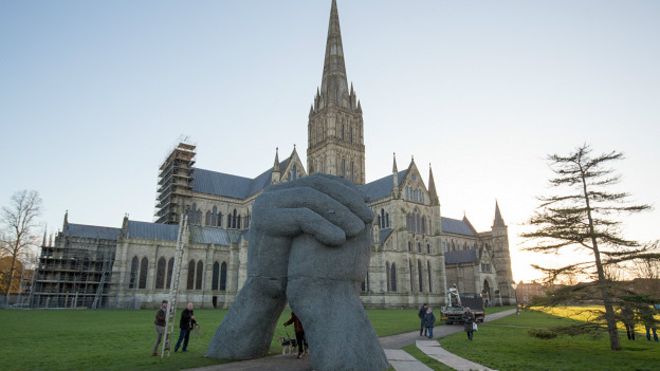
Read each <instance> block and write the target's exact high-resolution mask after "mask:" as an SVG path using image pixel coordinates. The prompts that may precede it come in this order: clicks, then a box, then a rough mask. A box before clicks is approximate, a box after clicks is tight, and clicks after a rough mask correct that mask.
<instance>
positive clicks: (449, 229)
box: [441, 217, 476, 237]
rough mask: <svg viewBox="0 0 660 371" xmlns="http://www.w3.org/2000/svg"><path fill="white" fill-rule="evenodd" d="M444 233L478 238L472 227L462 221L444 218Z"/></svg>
mask: <svg viewBox="0 0 660 371" xmlns="http://www.w3.org/2000/svg"><path fill="white" fill-rule="evenodd" d="M441 219H442V231H443V232H444V233H453V234H460V235H463V236H470V237H476V234H475V233H474V231H473V230H472V228H470V226H469V225H468V224H467V223H465V222H464V221H462V220H458V219H451V218H445V217H442V218H441Z"/></svg>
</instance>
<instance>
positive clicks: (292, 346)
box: [280, 336, 298, 355]
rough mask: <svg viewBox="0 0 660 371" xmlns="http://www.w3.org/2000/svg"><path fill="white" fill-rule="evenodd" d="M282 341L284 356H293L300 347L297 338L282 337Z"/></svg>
mask: <svg viewBox="0 0 660 371" xmlns="http://www.w3.org/2000/svg"><path fill="white" fill-rule="evenodd" d="M280 341H281V344H282V355H287V354H293V352H295V351H296V348H297V347H298V342H297V341H296V339H295V338H290V337H284V336H282V337H281V338H280Z"/></svg>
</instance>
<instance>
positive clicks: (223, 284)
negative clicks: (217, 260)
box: [220, 262, 227, 291]
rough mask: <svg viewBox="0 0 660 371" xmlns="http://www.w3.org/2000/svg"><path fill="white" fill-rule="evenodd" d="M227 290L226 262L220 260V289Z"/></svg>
mask: <svg viewBox="0 0 660 371" xmlns="http://www.w3.org/2000/svg"><path fill="white" fill-rule="evenodd" d="M226 290H227V263H225V262H222V264H221V265H220V291H226Z"/></svg>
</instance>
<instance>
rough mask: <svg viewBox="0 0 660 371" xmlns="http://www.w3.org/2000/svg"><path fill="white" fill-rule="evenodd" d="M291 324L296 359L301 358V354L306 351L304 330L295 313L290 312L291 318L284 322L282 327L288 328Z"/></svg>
mask: <svg viewBox="0 0 660 371" xmlns="http://www.w3.org/2000/svg"><path fill="white" fill-rule="evenodd" d="M292 323H293V331H295V333H296V344H298V357H297V358H299V359H300V358H302V356H303V354H305V351H306V350H307V339H305V329H304V328H303V325H302V322H300V319H299V318H298V316H296V314H295V313H293V312H291V318H289V320H288V321H286V322H284V327H286V326H289V325H290V324H292Z"/></svg>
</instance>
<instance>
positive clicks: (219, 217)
mask: <svg viewBox="0 0 660 371" xmlns="http://www.w3.org/2000/svg"><path fill="white" fill-rule="evenodd" d="M218 227H222V213H218Z"/></svg>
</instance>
